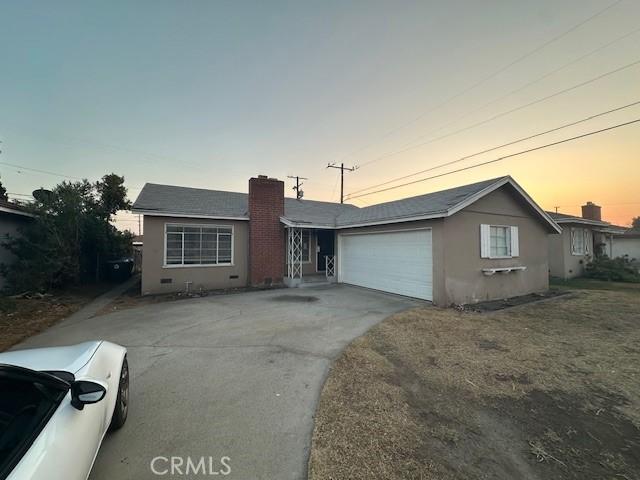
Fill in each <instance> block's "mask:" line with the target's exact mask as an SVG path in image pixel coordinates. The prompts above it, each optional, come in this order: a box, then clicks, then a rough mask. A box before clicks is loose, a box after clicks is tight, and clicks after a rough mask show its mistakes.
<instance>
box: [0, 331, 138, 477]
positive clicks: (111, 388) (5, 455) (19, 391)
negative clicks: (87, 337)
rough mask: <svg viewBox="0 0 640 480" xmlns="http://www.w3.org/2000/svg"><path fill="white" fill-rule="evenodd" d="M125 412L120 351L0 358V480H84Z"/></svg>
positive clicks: (85, 346)
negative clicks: (100, 449)
mask: <svg viewBox="0 0 640 480" xmlns="http://www.w3.org/2000/svg"><path fill="white" fill-rule="evenodd" d="M128 410H129V367H128V364H127V350H126V349H125V348H124V347H121V346H119V345H116V344H113V343H110V342H103V341H95V342H85V343H81V344H78V345H72V346H69V347H53V348H36V349H31V350H17V351H11V352H6V353H0V480H4V479H8V480H32V479H33V480H40V479H46V480H58V479H59V480H63V479H64V480H85V479H86V478H87V477H88V476H89V472H90V471H91V467H92V466H93V462H94V460H95V458H96V455H97V453H98V449H99V448H100V444H101V443H102V439H103V437H104V435H105V433H106V432H107V430H110V429H111V430H115V429H118V428H120V427H122V425H123V424H124V422H125V421H126V419H127V413H128Z"/></svg>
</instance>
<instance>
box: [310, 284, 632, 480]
mask: <svg viewBox="0 0 640 480" xmlns="http://www.w3.org/2000/svg"><path fill="white" fill-rule="evenodd" d="M309 475H310V478H311V479H313V480H325V479H336V480H337V479H353V480H357V479H438V480H447V479H460V480H462V479H504V480H512V479H539V480H548V479H565V478H566V479H580V480H589V479H612V480H613V479H617V480H638V479H640V291H638V290H633V289H631V290H625V291H592V290H581V291H574V292H572V293H570V294H568V295H564V296H559V297H557V298H553V299H549V300H545V301H541V302H537V303H530V304H527V305H521V306H518V307H514V308H510V309H506V310H502V311H498V312H491V313H473V312H459V311H455V310H452V309H438V308H433V307H432V308H422V309H414V310H410V311H407V312H403V313H401V314H398V315H395V316H393V317H390V318H389V319H387V320H386V321H384V322H383V323H382V324H380V325H379V326H378V327H376V328H374V329H373V330H371V331H370V332H369V333H368V334H367V335H366V336H364V337H361V338H360V339H358V340H356V341H355V342H354V343H353V344H352V345H351V346H350V347H349V348H348V349H347V350H346V351H345V352H344V353H343V355H342V356H341V358H340V359H339V360H338V361H337V362H336V363H335V365H334V367H333V369H332V370H331V372H330V374H329V377H328V379H327V382H326V384H325V386H324V390H323V392H322V397H321V400H320V405H319V408H318V412H317V416H316V426H315V431H314V436H313V447H312V452H311V457H310V461H309Z"/></svg>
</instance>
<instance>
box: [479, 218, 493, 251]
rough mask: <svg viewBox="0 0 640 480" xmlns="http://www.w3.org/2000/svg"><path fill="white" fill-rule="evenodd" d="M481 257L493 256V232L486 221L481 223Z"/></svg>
mask: <svg viewBox="0 0 640 480" xmlns="http://www.w3.org/2000/svg"><path fill="white" fill-rule="evenodd" d="M480 257H481V258H490V257H491V232H490V228H489V225H487V224H484V223H483V224H481V225H480Z"/></svg>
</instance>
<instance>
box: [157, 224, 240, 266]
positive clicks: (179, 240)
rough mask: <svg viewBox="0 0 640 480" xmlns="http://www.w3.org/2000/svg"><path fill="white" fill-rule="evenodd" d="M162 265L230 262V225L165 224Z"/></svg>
mask: <svg viewBox="0 0 640 480" xmlns="http://www.w3.org/2000/svg"><path fill="white" fill-rule="evenodd" d="M164 263H165V265H167V266H174V265H175V266H189V265H193V266H195V265H231V264H232V263H233V227H230V226H218V225H189V224H186V225H179V224H166V225H165V262H164Z"/></svg>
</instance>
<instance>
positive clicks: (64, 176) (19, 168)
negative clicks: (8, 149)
mask: <svg viewBox="0 0 640 480" xmlns="http://www.w3.org/2000/svg"><path fill="white" fill-rule="evenodd" d="M0 165H5V166H7V167H12V168H14V169H16V171H17V172H18V173H22V170H24V171H27V172H33V173H42V174H44V175H52V176H55V177H60V178H66V179H68V180H77V181H79V182H81V181H82V180H85V179H84V178H79V177H72V176H71V175H65V174H64V173H56V172H52V171H49V170H40V169H38V168H31V167H24V166H22V165H16V164H15V163H8V162H0ZM127 189H129V190H141V189H142V187H140V186H127Z"/></svg>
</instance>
